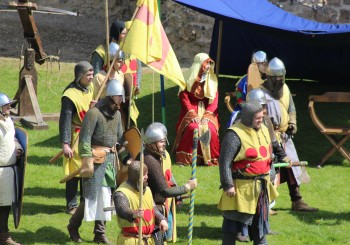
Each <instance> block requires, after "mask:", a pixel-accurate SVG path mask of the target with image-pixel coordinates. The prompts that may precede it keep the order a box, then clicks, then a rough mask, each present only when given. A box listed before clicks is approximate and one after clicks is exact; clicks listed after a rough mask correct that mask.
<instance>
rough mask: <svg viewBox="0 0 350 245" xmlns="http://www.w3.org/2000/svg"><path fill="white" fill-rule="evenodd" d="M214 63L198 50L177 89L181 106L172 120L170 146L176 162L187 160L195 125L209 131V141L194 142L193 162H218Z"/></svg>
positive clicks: (181, 162)
mask: <svg viewBox="0 0 350 245" xmlns="http://www.w3.org/2000/svg"><path fill="white" fill-rule="evenodd" d="M214 64H215V63H214V61H213V60H212V59H211V58H210V57H209V56H208V55H207V54H205V53H199V54H197V55H196V56H195V57H194V62H193V64H192V66H191V68H190V69H189V71H188V74H187V76H185V77H186V83H187V85H186V89H185V90H183V91H181V92H180V93H179V98H180V102H181V106H182V108H181V112H180V118H179V121H178V122H177V124H176V131H177V134H176V135H177V136H176V139H175V143H174V148H173V150H174V151H175V152H176V163H178V164H182V165H190V164H191V162H192V145H193V143H192V142H193V130H194V129H195V128H198V132H199V136H201V135H202V134H204V133H205V132H206V131H207V130H209V131H210V142H208V144H203V143H202V144H201V142H199V143H198V149H197V164H198V165H205V166H211V165H218V157H219V152H220V143H219V135H218V131H219V122H218V91H217V88H218V81H217V77H216V75H215V73H214Z"/></svg>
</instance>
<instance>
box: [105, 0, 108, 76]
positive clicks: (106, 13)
mask: <svg viewBox="0 0 350 245" xmlns="http://www.w3.org/2000/svg"><path fill="white" fill-rule="evenodd" d="M105 20H106V62H107V64H106V65H107V71H108V70H109V24H108V0H106V1H105Z"/></svg>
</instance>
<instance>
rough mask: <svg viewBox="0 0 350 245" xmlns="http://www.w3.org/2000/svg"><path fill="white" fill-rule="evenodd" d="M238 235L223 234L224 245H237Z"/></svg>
mask: <svg viewBox="0 0 350 245" xmlns="http://www.w3.org/2000/svg"><path fill="white" fill-rule="evenodd" d="M236 237H237V234H236V233H232V232H224V233H223V234H222V245H235V244H236Z"/></svg>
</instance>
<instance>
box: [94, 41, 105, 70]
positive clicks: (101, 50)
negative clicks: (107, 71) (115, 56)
mask: <svg viewBox="0 0 350 245" xmlns="http://www.w3.org/2000/svg"><path fill="white" fill-rule="evenodd" d="M95 52H96V53H98V54H99V55H100V56H101V58H102V59H103V66H105V65H106V64H107V55H106V50H105V46H104V45H103V44H101V45H100V46H98V47H97V48H96V49H95Z"/></svg>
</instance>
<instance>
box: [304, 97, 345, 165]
mask: <svg viewBox="0 0 350 245" xmlns="http://www.w3.org/2000/svg"><path fill="white" fill-rule="evenodd" d="M316 102H317V103H350V93H348V92H327V93H325V94H323V95H311V96H310V97H309V112H310V117H311V119H312V121H313V122H314V124H315V126H316V127H317V128H318V129H319V130H320V132H321V133H322V134H323V135H324V136H325V137H326V138H327V139H328V140H329V142H330V143H331V144H332V148H330V149H329V150H328V152H327V153H326V155H325V156H324V157H323V158H322V159H321V160H320V161H319V162H318V167H319V168H320V167H322V165H323V164H324V163H325V162H326V161H327V160H328V159H329V157H331V156H332V155H333V154H334V153H335V152H336V151H339V152H340V154H342V156H344V157H345V159H347V160H348V161H350V153H349V151H348V150H346V149H345V147H344V146H343V145H344V143H345V142H346V141H347V140H348V139H349V138H350V128H344V127H327V126H326V125H324V123H322V122H321V120H320V119H319V117H318V116H317V114H316V111H315V108H314V104H315V103H316Z"/></svg>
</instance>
